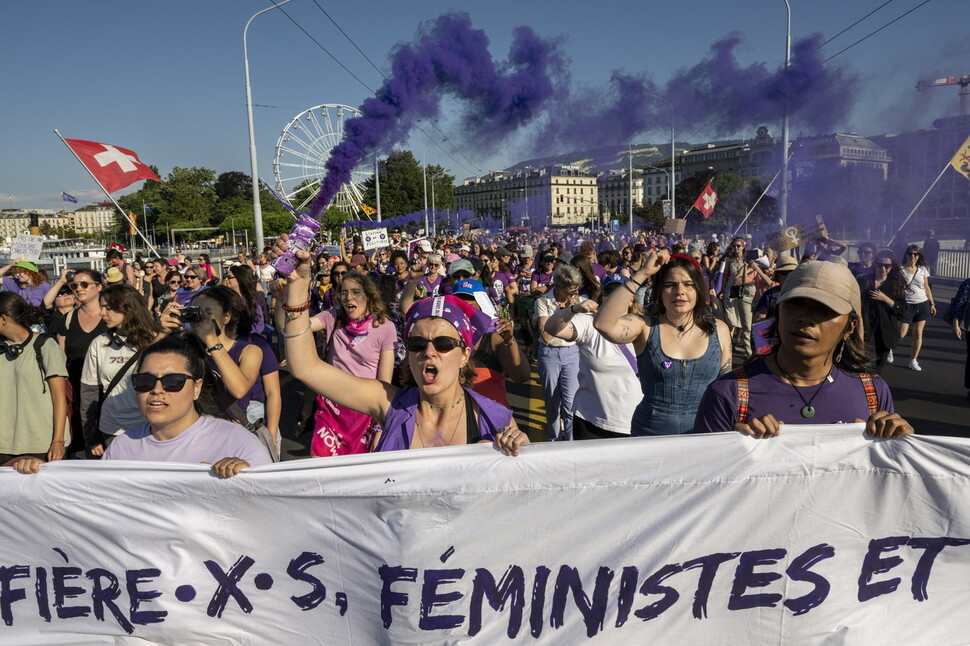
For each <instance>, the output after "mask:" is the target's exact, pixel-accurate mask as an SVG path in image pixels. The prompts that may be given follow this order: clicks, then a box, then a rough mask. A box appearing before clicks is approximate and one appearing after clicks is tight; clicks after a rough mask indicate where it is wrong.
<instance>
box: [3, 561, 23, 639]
mask: <svg viewBox="0 0 970 646" xmlns="http://www.w3.org/2000/svg"><path fill="white" fill-rule="evenodd" d="M29 576H30V567H29V566H27V565H11V566H10V567H0V617H2V618H3V623H5V624H6V625H8V626H13V604H14V602H15V601H20V600H22V599H26V598H27V592H26V591H25V590H23V589H20V588H12V587H10V584H11V583H12V582H13V581H14V580H15V579H26V578H27V577H29Z"/></svg>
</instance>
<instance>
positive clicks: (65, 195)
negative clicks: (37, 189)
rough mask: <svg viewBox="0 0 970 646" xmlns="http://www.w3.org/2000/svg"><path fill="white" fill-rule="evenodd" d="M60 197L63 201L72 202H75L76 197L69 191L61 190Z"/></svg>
mask: <svg viewBox="0 0 970 646" xmlns="http://www.w3.org/2000/svg"><path fill="white" fill-rule="evenodd" d="M61 199H62V200H64V201H65V202H73V203H74V204H77V198H76V197H74V196H73V195H71V194H70V193H65V192H64V191H61Z"/></svg>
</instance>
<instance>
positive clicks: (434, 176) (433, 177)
mask: <svg viewBox="0 0 970 646" xmlns="http://www.w3.org/2000/svg"><path fill="white" fill-rule="evenodd" d="M444 174H445V171H443V170H439V171H438V172H437V173H431V210H432V211H434V210H435V209H436V208H437V207H436V206H435V199H434V181H435V180H436V179H437V178H439V177H441V176H442V175H444ZM425 199H427V194H426V195H425ZM425 217H427V211H425ZM431 228H432V229H433V230H434V234H433V235H438V222H437V218H435V216H434V215H432V216H431Z"/></svg>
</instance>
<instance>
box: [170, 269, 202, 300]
mask: <svg viewBox="0 0 970 646" xmlns="http://www.w3.org/2000/svg"><path fill="white" fill-rule="evenodd" d="M182 280H183V281H184V283H183V285H182V287H180V288H179V290H178V291H177V292H176V293H175V302H176V303H178V304H179V305H182V306H183V307H184V306H186V305H189V304H190V303H191V302H192V300H193V299H194V298H195V297H196V296H198V295H199V294H200V293H201V292H202V291H204V290H205V289H207V288H208V285H206V284H205V282H204V281H205V271H204V270H203V269H202V268H201V267H199V266H198V265H189V266H188V267H186V268H185V271H183V272H182Z"/></svg>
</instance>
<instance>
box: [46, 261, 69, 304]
mask: <svg viewBox="0 0 970 646" xmlns="http://www.w3.org/2000/svg"><path fill="white" fill-rule="evenodd" d="M70 271H71V270H70V269H68V268H67V267H65V268H64V269H62V270H61V275H60V276H58V278H57V282H55V283H54V284H53V285H52V286H51V288H50V289H48V290H47V293H46V294H44V309H46V310H49V309H50V308H52V307H54V299H55V298H57V292H59V291H61V287H63V286H64V285H66V284H67V274H68V272H70Z"/></svg>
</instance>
